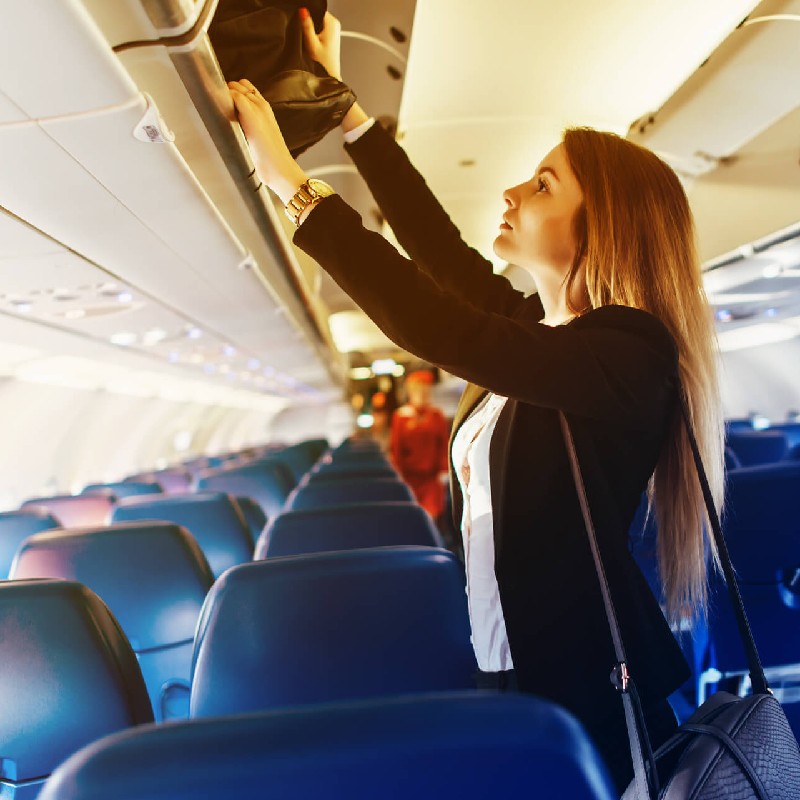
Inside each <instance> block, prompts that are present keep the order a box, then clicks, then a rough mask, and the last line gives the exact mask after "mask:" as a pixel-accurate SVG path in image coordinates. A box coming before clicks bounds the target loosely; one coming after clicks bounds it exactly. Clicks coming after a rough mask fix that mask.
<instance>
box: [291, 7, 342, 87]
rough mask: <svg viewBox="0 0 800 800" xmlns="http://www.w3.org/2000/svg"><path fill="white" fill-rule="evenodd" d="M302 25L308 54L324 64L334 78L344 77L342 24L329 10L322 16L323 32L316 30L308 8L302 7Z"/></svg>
mask: <svg viewBox="0 0 800 800" xmlns="http://www.w3.org/2000/svg"><path fill="white" fill-rule="evenodd" d="M300 25H301V26H302V28H303V40H304V42H305V45H306V50H308V54H309V55H310V56H311V58H313V59H314V61H317V62H318V63H320V64H322V66H323V67H324V68H325V71H326V72H327V73H328V75H330V76H331V77H332V78H336V79H337V80H341V79H342V63H341V40H342V24H341V23H340V22H339V20H338V19H336V17H334V16H333V14H331V13H330V12H329V11H326V12H325V16H324V17H323V18H322V32H321V33H320V34H317V32H316V31H315V30H314V20H313V19H312V18H311V14H309V13H308V9H307V8H301V9H300Z"/></svg>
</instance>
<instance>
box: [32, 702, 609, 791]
mask: <svg viewBox="0 0 800 800" xmlns="http://www.w3.org/2000/svg"><path fill="white" fill-rule="evenodd" d="M519 796H523V797H531V798H565V800H612V798H614V797H617V796H618V795H617V794H615V792H614V789H613V785H612V783H611V781H610V778H609V777H608V774H607V772H606V769H605V766H604V765H603V764H602V762H601V760H600V757H599V756H598V754H597V752H596V751H595V750H594V748H593V746H592V744H591V743H590V741H589V739H588V737H587V736H586V734H585V732H584V730H583V728H582V727H581V726H580V724H579V723H578V722H577V720H576V719H575V718H574V717H572V716H571V715H569V714H568V713H567V712H566V711H565V710H563V709H562V708H559V707H557V706H555V705H553V704H551V703H548V702H547V701H545V700H542V699H539V698H537V697H531V696H525V695H509V694H494V693H489V692H469V693H464V692H453V693H448V694H432V695H424V696H412V697H404V698H395V699H389V700H381V701H374V702H369V703H364V702H362V703H351V704H342V705H333V706H318V707H312V708H305V709H292V710H289V711H285V712H274V711H273V712H269V713H261V714H248V715H245V716H240V717H227V718H223V719H213V720H205V719H204V720H192V721H190V722H179V723H174V724H171V725H165V726H153V725H148V726H146V727H145V728H142V729H140V730H138V731H130V732H126V733H122V734H116V735H113V736H109V737H106V738H105V739H103V740H101V741H99V742H96V743H95V744H93V745H90V746H89V747H87V748H85V749H84V750H82V751H81V752H80V753H78V754H76V755H75V756H73V757H72V758H70V759H69V761H67V763H66V764H64V765H63V766H61V767H60V768H59V769H58V770H57V771H56V773H55V774H54V775H53V776H52V778H51V779H50V781H48V784H47V786H46V787H45V790H44V791H43V792H42V794H41V796H40V800H100V799H101V798H103V800H105V798H112V797H113V798H114V800H142V798H147V800H217V798H219V797H227V798H235V800H261V799H262V798H264V797H276V798H283V800H307V799H308V798H325V800H354V799H355V800H357V799H358V798H381V800H408V799H409V798H414V800H444V799H445V798H458V800H487V798H501V797H519Z"/></svg>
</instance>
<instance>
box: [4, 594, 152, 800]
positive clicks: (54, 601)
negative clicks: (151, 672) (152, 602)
mask: <svg viewBox="0 0 800 800" xmlns="http://www.w3.org/2000/svg"><path fill="white" fill-rule="evenodd" d="M0 665H2V666H1V667H0V670H1V671H2V679H0V709H2V711H0V797H3V798H9V800H12V798H13V800H24V799H25V798H30V799H31V800H32V798H34V797H35V796H36V794H37V793H38V791H39V789H40V787H41V784H42V783H44V780H45V778H46V777H47V776H48V775H49V774H50V773H51V772H52V771H53V770H54V769H55V767H56V766H58V764H60V763H61V762H62V761H63V760H64V759H65V758H67V756H69V755H71V754H72V753H74V752H76V751H77V750H79V749H80V748H81V747H83V746H84V745H87V744H89V743H90V742H93V741H94V740H96V739H98V738H99V737H101V736H105V735H106V734H109V733H112V732H114V731H119V730H122V729H124V728H128V727H130V726H132V725H138V724H140V723H143V722H150V721H152V719H153V715H152V711H151V709H150V702H149V700H148V697H147V691H146V689H145V685H144V681H143V680H142V674H141V672H140V670H139V665H138V664H137V663H136V658H135V656H134V654H133V651H132V650H131V647H130V644H128V640H127V639H126V638H125V635H124V634H123V632H122V630H121V629H120V627H119V625H118V623H117V621H116V620H115V619H114V617H113V616H112V615H111V613H110V611H109V610H108V608H107V607H106V606H105V604H104V603H102V602H101V600H100V599H99V598H98V597H97V595H96V594H94V593H93V592H91V591H90V590H89V589H87V588H86V587H85V586H81V585H80V584H77V583H72V582H67V581H23V580H21V581H4V582H0Z"/></svg>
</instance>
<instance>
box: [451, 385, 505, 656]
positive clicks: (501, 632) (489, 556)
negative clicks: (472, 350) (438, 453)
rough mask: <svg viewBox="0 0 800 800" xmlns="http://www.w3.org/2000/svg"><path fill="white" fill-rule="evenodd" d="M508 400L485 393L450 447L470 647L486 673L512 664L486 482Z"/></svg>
mask: <svg viewBox="0 0 800 800" xmlns="http://www.w3.org/2000/svg"><path fill="white" fill-rule="evenodd" d="M506 399H507V398H505V397H502V396H500V395H496V394H492V393H489V394H488V395H487V396H486V397H485V398H484V400H483V401H482V402H481V403H480V404H479V405H478V406H477V407H476V408H475V410H474V411H473V412H472V414H471V415H470V416H469V417H468V418H467V419H466V420H465V422H464V423H463V424H462V425H461V427H460V428H459V430H458V433H457V434H456V436H455V439H454V440H453V450H452V457H453V467H454V469H455V473H456V476H457V477H458V482H459V485H460V487H461V496H462V498H463V501H464V508H463V512H462V514H461V536H462V538H463V541H464V561H465V564H466V573H467V602H468V605H469V620H470V625H471V627H472V647H473V649H474V650H475V658H476V660H477V662H478V667H480V669H482V670H483V671H484V672H500V671H502V670H508V669H513V668H514V664H513V662H512V660H511V651H510V650H509V647H508V637H507V635H506V623H505V619H504V618H503V609H502V607H501V605H500V591H499V589H498V586H497V578H496V577H495V574H494V520H493V515H492V491H491V484H490V481H489V445H490V444H491V441H492V434H493V433H494V428H495V425H496V424H497V420H498V418H499V416H500V412H501V411H502V410H503V407H504V406H505V403H506Z"/></svg>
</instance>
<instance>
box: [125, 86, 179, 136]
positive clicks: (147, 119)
mask: <svg viewBox="0 0 800 800" xmlns="http://www.w3.org/2000/svg"><path fill="white" fill-rule="evenodd" d="M142 95H143V96H144V99H145V100H146V101H147V108H145V110H144V115H143V116H142V118H141V119H140V120H139V122H137V123H136V127H135V128H134V129H133V135H134V137H135V138H136V139H138V140H139V141H140V142H147V143H149V144H166V143H167V142H174V141H175V134H174V133H173V132H172V131H171V130H170V129H169V128H168V127H167V123H166V122H164V118H163V117H162V116H161V114H160V113H159V110H158V106H157V105H156V104H155V101H154V100H153V98H152V97H150V95H149V94H147V92H142Z"/></svg>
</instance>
